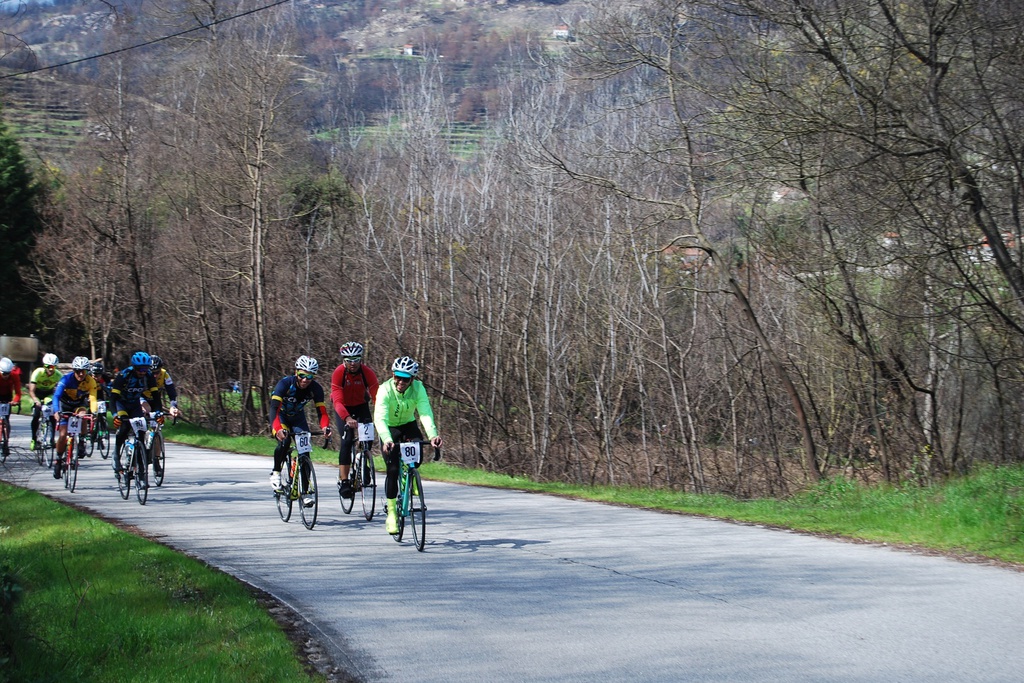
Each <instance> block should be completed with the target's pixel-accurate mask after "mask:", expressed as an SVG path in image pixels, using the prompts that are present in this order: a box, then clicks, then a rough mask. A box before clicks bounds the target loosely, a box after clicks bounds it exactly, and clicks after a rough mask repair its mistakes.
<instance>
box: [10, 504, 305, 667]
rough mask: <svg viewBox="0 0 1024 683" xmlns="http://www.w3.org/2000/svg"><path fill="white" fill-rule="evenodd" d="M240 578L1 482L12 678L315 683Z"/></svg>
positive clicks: (276, 626)
mask: <svg viewBox="0 0 1024 683" xmlns="http://www.w3.org/2000/svg"><path fill="white" fill-rule="evenodd" d="M315 680H318V679H316V678H311V677H310V676H309V675H308V674H307V673H306V672H305V671H304V670H303V665H302V663H301V662H300V660H299V658H298V657H297V656H296V652H295V649H294V647H293V646H292V644H291V642H289V640H288V638H287V636H286V635H285V633H284V632H283V631H282V630H281V628H280V627H279V626H278V625H277V623H276V622H275V621H274V620H273V619H272V618H271V617H270V616H269V615H268V613H267V611H266V609H265V607H264V605H262V604H261V603H260V601H259V600H258V598H257V596H256V595H255V594H254V593H253V592H251V591H250V590H249V589H248V588H247V587H245V586H244V585H242V584H240V583H239V582H238V581H236V580H235V579H233V578H232V577H230V576H228V575H226V574H223V573H222V572H219V571H217V570H215V569H212V568H210V567H208V566H206V565H204V564H202V563H201V562H198V561H196V560H194V559H191V558H188V557H186V556H184V555H181V554H179V553H177V552H174V551H172V550H170V549H168V548H165V547H164V546H162V545H159V544H157V543H153V542H151V541H148V540H146V539H143V538H139V537H137V536H133V535H132V534H130V533H127V532H125V531H122V530H120V529H118V528H116V527H114V526H113V525H111V524H108V523H107V522H104V521H102V520H99V519H96V518H93V517H90V516H89V515H86V514H82V513H80V512H78V511H76V510H74V509H72V508H69V507H66V506H64V505H61V504H59V503H55V502H54V501H51V500H49V499H48V498H46V497H44V496H42V495H40V494H38V493H35V492H31V491H26V490H23V489H19V488H15V487H12V486H8V485H6V484H0V681H5V682H6V681H38V682H45V681H91V682H95V683H105V682H107V681H109V682H111V683H114V682H123V681H154V682H157V681H160V682H161V683H164V682H167V681H182V682H186V681H187V682H192V681H218V682H221V683H227V682H232V681H238V682H239V683H250V682H252V681H275V682H279V681H315Z"/></svg>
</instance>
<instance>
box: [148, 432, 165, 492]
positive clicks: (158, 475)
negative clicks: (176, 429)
mask: <svg viewBox="0 0 1024 683" xmlns="http://www.w3.org/2000/svg"><path fill="white" fill-rule="evenodd" d="M149 452H150V453H152V454H153V481H154V483H155V484H156V485H157V486H158V487H159V486H163V485H164V476H165V475H166V474H167V453H166V452H165V451H164V435H163V434H160V433H157V434H154V435H153V443H152V445H150V447H149Z"/></svg>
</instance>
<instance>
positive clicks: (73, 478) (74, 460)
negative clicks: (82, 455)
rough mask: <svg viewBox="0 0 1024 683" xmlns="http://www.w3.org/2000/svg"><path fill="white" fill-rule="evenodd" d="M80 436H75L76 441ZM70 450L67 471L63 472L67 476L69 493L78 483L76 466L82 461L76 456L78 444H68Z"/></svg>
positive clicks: (72, 491) (73, 490)
mask: <svg viewBox="0 0 1024 683" xmlns="http://www.w3.org/2000/svg"><path fill="white" fill-rule="evenodd" d="M79 438H81V437H76V439H75V440H76V441H77V440H78V439H79ZM69 448H72V449H73V450H71V451H70V452H71V466H70V467H68V471H67V472H65V473H64V476H66V477H67V478H68V490H69V491H71V493H74V492H75V486H76V485H77V484H78V466H79V465H81V464H82V461H81V460H79V458H78V444H74V445H73V446H69Z"/></svg>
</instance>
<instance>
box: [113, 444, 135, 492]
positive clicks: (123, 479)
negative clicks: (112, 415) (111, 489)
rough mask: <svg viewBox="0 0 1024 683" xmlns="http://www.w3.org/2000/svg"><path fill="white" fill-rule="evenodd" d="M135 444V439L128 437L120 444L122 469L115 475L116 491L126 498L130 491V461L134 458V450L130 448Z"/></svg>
mask: <svg viewBox="0 0 1024 683" xmlns="http://www.w3.org/2000/svg"><path fill="white" fill-rule="evenodd" d="M134 445H135V439H134V438H133V437H128V438H127V439H125V441H124V443H123V444H121V453H120V461H121V467H123V468H124V469H123V470H122V471H120V472H116V473H115V476H116V477H117V492H118V493H120V494H121V497H122V498H124V499H125V500H128V496H130V495H131V493H132V462H133V461H134V460H135V455H134V451H133V450H132V448H133V447H134Z"/></svg>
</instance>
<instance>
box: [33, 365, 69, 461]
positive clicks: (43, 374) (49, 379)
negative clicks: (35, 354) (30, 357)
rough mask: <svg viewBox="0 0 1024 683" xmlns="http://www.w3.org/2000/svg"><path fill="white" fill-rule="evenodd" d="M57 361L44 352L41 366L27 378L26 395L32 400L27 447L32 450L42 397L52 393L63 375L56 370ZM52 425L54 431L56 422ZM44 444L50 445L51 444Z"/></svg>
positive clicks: (41, 409) (41, 410)
mask: <svg viewBox="0 0 1024 683" xmlns="http://www.w3.org/2000/svg"><path fill="white" fill-rule="evenodd" d="M57 362H58V361H57V356H56V355H54V354H52V353H47V354H45V355H44V356H43V365H42V367H39V368H36V369H35V370H33V371H32V374H31V375H30V376H29V378H28V397H29V398H30V399H31V400H32V442H31V443H30V444H29V448H31V449H32V450H35V449H36V445H37V444H36V430H37V429H39V423H40V421H41V418H42V416H43V399H44V398H46V397H47V396H52V395H53V391H54V389H56V388H57V382H59V381H60V380H61V378H62V377H63V376H64V375H62V374H61V373H59V372H57ZM56 409H57V407H56V406H54V410H56ZM50 419H51V420H52V419H54V418H53V417H51V418H50ZM54 425H55V427H54V431H56V423H54ZM45 445H47V446H52V445H53V444H45Z"/></svg>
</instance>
